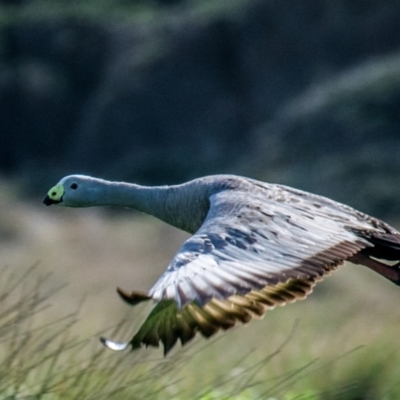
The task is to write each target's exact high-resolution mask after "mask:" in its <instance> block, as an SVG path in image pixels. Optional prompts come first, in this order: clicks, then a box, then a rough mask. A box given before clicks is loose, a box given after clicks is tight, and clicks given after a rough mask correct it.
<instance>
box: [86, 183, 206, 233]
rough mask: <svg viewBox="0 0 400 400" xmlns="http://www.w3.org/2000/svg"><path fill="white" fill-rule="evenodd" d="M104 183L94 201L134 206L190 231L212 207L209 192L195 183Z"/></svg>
mask: <svg viewBox="0 0 400 400" xmlns="http://www.w3.org/2000/svg"><path fill="white" fill-rule="evenodd" d="M101 186H102V187H101V192H102V194H101V196H96V199H97V200H96V201H95V203H94V205H96V206H116V207H128V208H134V209H136V210H139V211H142V212H144V213H147V214H150V215H153V216H154V217H156V218H159V219H161V220H162V221H165V222H167V223H168V224H171V225H173V226H175V227H177V228H179V229H182V230H185V231H187V232H190V233H193V232H195V231H196V230H197V229H198V228H199V227H200V225H201V224H202V223H203V221H204V219H205V217H206V215H207V212H208V208H209V203H208V195H207V193H206V192H204V190H196V188H195V187H193V185H188V184H183V185H176V186H153V187H147V186H140V185H136V184H131V183H125V182H109V181H102V184H101ZM189 186H192V187H189Z"/></svg>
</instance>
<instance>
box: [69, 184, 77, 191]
mask: <svg viewBox="0 0 400 400" xmlns="http://www.w3.org/2000/svg"><path fill="white" fill-rule="evenodd" d="M70 188H71V189H74V190H75V189H78V184H77V183H71V186H70Z"/></svg>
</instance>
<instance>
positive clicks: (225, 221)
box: [45, 175, 400, 352]
mask: <svg viewBox="0 0 400 400" xmlns="http://www.w3.org/2000/svg"><path fill="white" fill-rule="evenodd" d="M75 186H76V187H75ZM45 203H46V204H48V205H49V204H53V203H57V204H59V205H65V206H74V207H85V206H96V205H117V206H124V207H133V208H137V209H139V210H141V211H144V212H147V213H149V214H152V215H154V216H156V217H158V218H160V219H161V220H163V221H165V222H167V223H169V224H171V225H173V226H176V227H177V228H180V229H183V230H185V231H187V232H189V233H192V234H193V236H192V237H191V238H189V239H188V240H187V241H186V242H185V243H184V244H183V246H182V247H181V249H180V250H179V251H178V253H177V254H176V256H175V257H174V258H173V260H172V261H171V263H170V264H169V266H168V268H167V270H166V271H165V273H164V274H163V275H162V276H161V277H160V278H159V280H158V281H157V282H156V284H155V285H154V286H153V287H152V288H151V289H150V291H149V292H148V293H147V294H145V293H139V292H132V293H126V292H124V291H122V290H120V289H119V294H120V295H121V297H122V298H123V299H124V300H125V301H127V302H128V303H130V304H133V305H134V304H137V303H138V302H140V301H144V300H148V299H153V300H156V301H157V302H158V305H156V307H155V308H154V310H153V311H152V313H151V314H150V315H149V317H148V319H147V320H146V321H145V322H144V324H143V326H142V327H141V328H140V330H139V332H138V333H137V334H136V335H135V336H134V338H133V339H132V340H131V342H130V344H131V345H132V348H137V347H140V346H141V345H143V344H144V345H146V346H147V345H154V346H158V344H159V342H160V341H161V342H162V343H163V344H164V351H165V352H168V351H169V350H170V349H171V348H172V346H173V345H174V344H175V342H176V341H177V340H178V339H180V340H181V342H182V343H183V344H184V343H186V342H187V341H188V340H190V339H191V338H192V337H193V336H194V335H195V333H196V332H197V331H200V332H201V333H202V334H203V335H204V336H206V337H208V336H210V335H212V334H213V333H215V332H216V331H218V330H219V329H228V328H230V327H232V326H234V325H235V324H236V322H238V321H239V322H242V323H244V322H248V321H249V320H250V319H251V318H252V317H254V316H259V317H260V316H262V315H263V314H264V312H265V311H266V310H267V309H271V308H273V307H275V306H276V305H283V304H285V303H286V302H293V301H295V300H297V299H302V298H305V297H306V296H307V295H308V294H309V293H310V292H311V290H312V287H313V286H314V284H315V283H316V282H317V281H319V280H321V279H322V278H323V277H324V276H326V275H328V274H329V273H331V271H333V270H334V269H336V268H337V267H338V266H339V265H341V264H342V263H343V262H344V261H345V260H349V261H352V262H355V263H359V264H363V265H366V266H368V267H370V268H372V269H374V270H375V271H376V272H378V273H380V274H381V275H383V276H385V277H386V278H388V279H390V280H391V281H393V282H395V283H396V284H397V283H398V282H399V281H400V274H399V269H398V265H397V264H396V265H395V266H393V267H390V266H389V265H387V264H385V263H384V262H382V261H378V260H376V259H375V257H378V258H381V259H384V260H385V259H386V260H390V261H394V260H396V261H398V260H400V234H399V233H398V232H397V231H396V230H395V229H394V228H392V227H391V226H389V225H388V224H386V223H384V222H383V221H380V220H378V219H376V218H373V217H370V216H368V215H366V214H363V213H361V212H359V211H356V210H354V209H353V208H351V207H348V206H346V205H343V204H340V203H337V202H335V201H332V200H330V199H327V198H324V197H321V196H317V195H313V194H310V193H307V192H303V191H300V190H296V189H293V188H289V187H285V186H282V185H274V184H268V183H263V182H259V181H256V180H253V179H249V178H244V177H238V176H233V175H216V176H209V177H204V178H199V179H196V180H193V181H190V182H188V183H185V184H182V185H175V186H160V187H154V188H146V187H142V186H138V185H134V184H127V183H116V182H108V181H103V180H99V179H96V178H89V177H85V176H79V175H72V176H69V177H66V178H63V179H62V180H61V181H60V183H59V184H58V185H56V186H55V187H54V188H52V189H51V190H50V191H49V193H48V195H47V196H46V198H45ZM103 342H104V343H105V344H106V345H108V346H109V347H112V348H114V349H123V348H125V347H126V346H124V345H118V344H115V343H113V342H110V341H107V340H106V339H104V340H103Z"/></svg>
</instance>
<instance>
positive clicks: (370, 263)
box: [347, 253, 400, 285]
mask: <svg viewBox="0 0 400 400" xmlns="http://www.w3.org/2000/svg"><path fill="white" fill-rule="evenodd" d="M347 261H350V262H352V263H354V264H361V265H365V266H366V267H368V268H371V269H372V270H373V271H375V272H377V273H378V274H379V275H382V276H384V277H385V278H386V279H389V280H390V281H392V282H393V283H395V284H396V285H400V270H399V268H398V267H399V263H398V264H395V265H393V266H390V265H386V264H384V263H383V262H380V261H378V260H374V259H373V258H369V257H368V256H365V255H363V254H361V253H358V254H355V255H354V256H352V257H350V258H348V259H347Z"/></svg>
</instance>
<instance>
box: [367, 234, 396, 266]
mask: <svg viewBox="0 0 400 400" xmlns="http://www.w3.org/2000/svg"><path fill="white" fill-rule="evenodd" d="M368 241H369V242H370V243H371V244H373V245H374V247H368V248H366V249H364V250H363V253H364V254H365V255H368V256H372V257H375V258H379V259H382V260H388V261H400V234H388V233H386V234H381V235H376V236H371V237H369V238H368Z"/></svg>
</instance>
